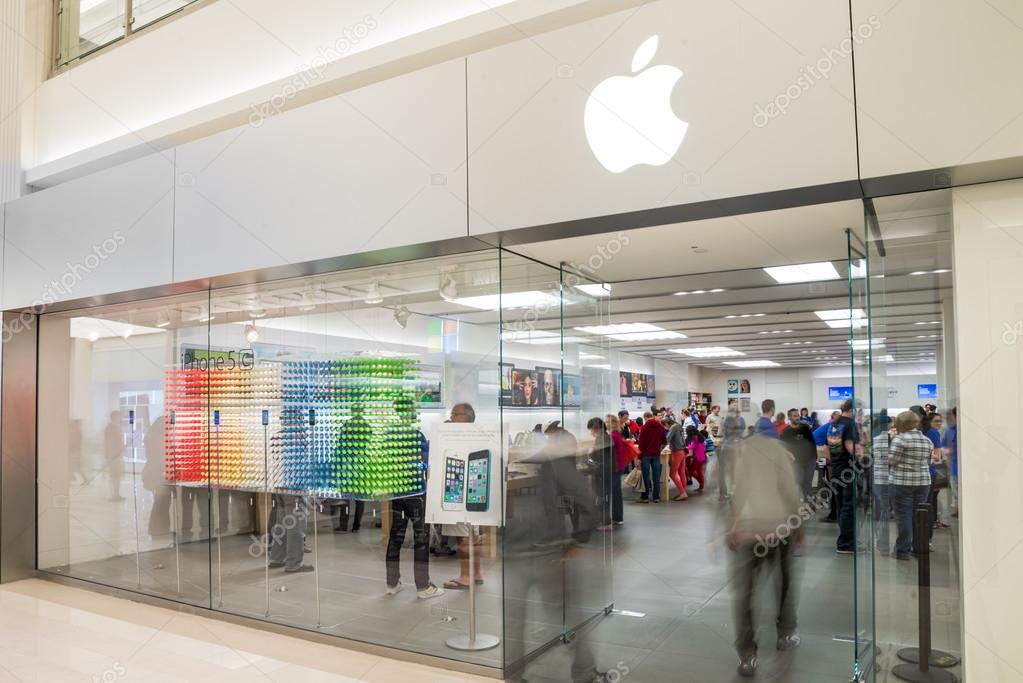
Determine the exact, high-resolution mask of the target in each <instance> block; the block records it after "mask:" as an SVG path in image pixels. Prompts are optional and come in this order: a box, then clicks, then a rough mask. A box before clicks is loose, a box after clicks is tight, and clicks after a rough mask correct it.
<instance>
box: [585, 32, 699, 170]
mask: <svg viewBox="0 0 1023 683" xmlns="http://www.w3.org/2000/svg"><path fill="white" fill-rule="evenodd" d="M657 45H658V37H657V36H652V37H650V38H647V39H646V40H645V41H644V42H643V44H642V45H640V46H639V49H638V50H636V54H635V55H634V56H633V58H632V73H634V74H636V75H635V76H612V77H611V78H608V79H607V80H605V81H602V82H601V83H600V84H599V85H598V86H597V87H596V88H594V89H593V92H592V93H591V94H590V97H589V99H588V100H587V101H586V111H585V113H584V115H583V125H584V127H585V129H586V139H587V140H588V141H589V143H590V148H591V149H592V150H593V154H594V156H596V157H597V161H599V162H600V163H601V164H603V166H604V168H606V169H607V170H609V171H611V172H612V173H621V172H623V171H627V170H628V169H630V168H632V167H633V166H636V165H639V164H649V165H651V166H663V165H664V164H666V163H668V162H669V161H671V159H672V157H674V156H675V153H676V152H678V148H679V146H680V145H681V144H682V139H683V138H685V136H686V129H688V128H689V124H688V123H686V122H685V121H683V120H681V119H680V118H678V117H677V116H675V112H673V111H672V109H671V91H672V90H673V89H674V87H675V84H676V83H678V80H679V79H680V78H682V71H681V70H680V69H677V68H675V67H673V66H669V65H667V64H661V65H659V66H654V67H650V68H649V69H646V66H647V65H648V64H650V61H651V60H652V59H653V58H654V54H655V53H656V52H657ZM644 69H646V70H645V71H644Z"/></svg>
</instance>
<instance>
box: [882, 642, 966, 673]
mask: <svg viewBox="0 0 1023 683" xmlns="http://www.w3.org/2000/svg"><path fill="white" fill-rule="evenodd" d="M896 654H897V655H898V657H899V659H901V660H902V661H904V662H909V663H910V664H919V663H920V648H918V647H904V648H902V649H901V650H899V651H898V652H897V653H896ZM930 664H931V666H938V667H941V668H942V669H947V668H948V667H950V666H956V665H957V664H959V658H958V657H956V656H955V655H952V654H949V653H948V652H942V651H941V650H931V659H930Z"/></svg>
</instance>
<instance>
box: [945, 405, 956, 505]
mask: <svg viewBox="0 0 1023 683" xmlns="http://www.w3.org/2000/svg"><path fill="white" fill-rule="evenodd" d="M958 412H959V411H958V409H957V408H956V407H955V406H953V407H952V409H951V410H950V411H949V413H948V429H946V430H945V437H944V438H943V439H942V441H941V446H942V448H943V450H944V453H945V457H946V459H947V460H948V486H949V488H948V493H949V517H958V516H959V419H958V418H959V416H958Z"/></svg>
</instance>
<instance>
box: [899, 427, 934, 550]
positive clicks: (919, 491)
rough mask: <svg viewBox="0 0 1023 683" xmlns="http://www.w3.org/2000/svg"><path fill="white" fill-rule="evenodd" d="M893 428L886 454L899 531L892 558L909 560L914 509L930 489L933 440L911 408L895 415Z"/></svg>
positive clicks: (924, 498) (922, 501)
mask: <svg viewBox="0 0 1023 683" xmlns="http://www.w3.org/2000/svg"><path fill="white" fill-rule="evenodd" d="M895 431H896V432H897V433H896V435H895V437H894V438H893V439H892V441H891V448H890V450H889V454H888V464H889V465H890V466H891V471H892V476H891V481H892V498H893V501H894V505H895V522H896V526H897V528H898V532H899V535H898V538H896V539H895V558H896V559H898V560H908V559H909V558H910V556H911V555H910V554H911V552H912V551H913V541H914V539H913V511H914V510H916V508H917V506H919V505H921V504H922V503H925V502H927V496H928V494H929V493H930V490H931V472H930V463H931V459H932V457H933V453H934V444H933V443H931V440H930V439H928V438H927V437H926V436H924V434H923V433H922V432H921V431H920V416H919V415H917V414H916V413H915V412H913V411H912V410H907V411H905V412H903V413H899V416H898V417H896V418H895ZM918 540H919V542H921V543H923V542H925V541H924V539H918Z"/></svg>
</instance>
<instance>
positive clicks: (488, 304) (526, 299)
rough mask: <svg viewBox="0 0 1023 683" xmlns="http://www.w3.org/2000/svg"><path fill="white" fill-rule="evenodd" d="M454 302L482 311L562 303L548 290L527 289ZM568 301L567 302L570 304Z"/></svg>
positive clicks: (553, 305)
mask: <svg viewBox="0 0 1023 683" xmlns="http://www.w3.org/2000/svg"><path fill="white" fill-rule="evenodd" d="M452 303H455V304H458V305H460V306H468V307H469V308H478V309H479V310H481V311H493V310H497V308H498V307H500V308H506V309H507V308H533V307H534V306H536V307H539V306H549V307H551V308H554V307H556V306H558V305H560V304H561V299H559V298H558V297H556V296H553V295H551V294H547V293H546V292H538V291H525V292H504V293H502V294H484V295H482V296H467V297H462V298H459V299H453V300H452ZM568 303H569V302H568V301H565V304H566V305H568Z"/></svg>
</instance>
